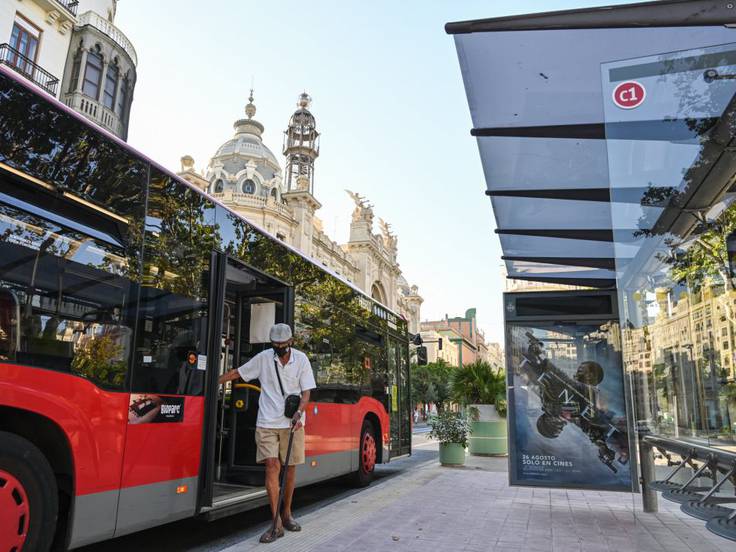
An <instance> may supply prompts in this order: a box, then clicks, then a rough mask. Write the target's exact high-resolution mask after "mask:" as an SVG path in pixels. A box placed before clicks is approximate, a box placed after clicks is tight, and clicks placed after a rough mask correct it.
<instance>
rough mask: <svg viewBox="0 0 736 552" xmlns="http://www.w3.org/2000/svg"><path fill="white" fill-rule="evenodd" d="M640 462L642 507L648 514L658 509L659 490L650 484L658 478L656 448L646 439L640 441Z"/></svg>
mask: <svg viewBox="0 0 736 552" xmlns="http://www.w3.org/2000/svg"><path fill="white" fill-rule="evenodd" d="M639 463H640V467H641V472H640V473H641V502H642V509H643V510H644V512H646V513H648V514H652V513H656V512H657V511H658V509H659V508H658V505H657V492H656V491H655V490H654V489H652V488H651V487H650V486H649V484H650V483H651V482H652V481H654V480H655V479H656V472H655V468H654V448H653V447H652V445H650V444H649V443H647V442H646V441H644V440H640V441H639Z"/></svg>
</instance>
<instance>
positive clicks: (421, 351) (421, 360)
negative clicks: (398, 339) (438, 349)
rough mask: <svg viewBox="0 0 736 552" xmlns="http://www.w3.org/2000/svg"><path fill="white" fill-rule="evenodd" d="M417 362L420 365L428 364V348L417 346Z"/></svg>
mask: <svg viewBox="0 0 736 552" xmlns="http://www.w3.org/2000/svg"><path fill="white" fill-rule="evenodd" d="M417 364H418V365H419V366H426V365H427V348H426V347H417Z"/></svg>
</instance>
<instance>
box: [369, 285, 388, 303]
mask: <svg viewBox="0 0 736 552" xmlns="http://www.w3.org/2000/svg"><path fill="white" fill-rule="evenodd" d="M371 297H372V298H373V299H375V300H376V301H378V302H379V303H383V304H386V293H385V292H384V291H383V286H382V285H381V282H375V283H374V284H373V286H372V287H371Z"/></svg>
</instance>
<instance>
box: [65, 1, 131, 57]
mask: <svg viewBox="0 0 736 552" xmlns="http://www.w3.org/2000/svg"><path fill="white" fill-rule="evenodd" d="M77 24H78V25H79V26H80V27H81V26H84V25H90V26H92V27H94V28H95V29H97V30H98V31H100V32H101V33H103V34H105V35H107V36H109V37H110V38H111V39H112V41H113V42H115V44H117V45H118V46H119V47H120V48H122V49H123V50H125V53H126V54H128V56H130V59H131V60H132V61H133V65H135V66H137V65H138V55H137V54H136V53H135V48H133V44H132V43H131V42H130V40H128V37H127V36H125V34H123V32H122V31H121V30H120V29H118V28H117V27H116V26H115V25H113V24H112V23H110V22H109V21H108V20H107V19H105V18H104V17H102V16H100V15H98V14H97V13H95V12H93V11H88V12H84V13H83V14H82V15H80V16H79V18H78V19H77Z"/></svg>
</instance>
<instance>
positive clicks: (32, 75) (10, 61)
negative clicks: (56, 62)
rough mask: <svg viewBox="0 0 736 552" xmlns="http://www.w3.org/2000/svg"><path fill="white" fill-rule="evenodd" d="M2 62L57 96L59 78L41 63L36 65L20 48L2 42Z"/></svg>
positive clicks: (0, 49) (0, 46)
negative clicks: (41, 65) (42, 66)
mask: <svg viewBox="0 0 736 552" xmlns="http://www.w3.org/2000/svg"><path fill="white" fill-rule="evenodd" d="M0 64H2V65H7V66H8V67H11V68H13V69H14V70H15V71H17V72H18V73H20V74H21V75H23V76H24V77H25V78H27V79H28V80H30V81H31V82H33V83H35V84H37V85H38V86H40V87H41V88H43V89H44V90H45V91H46V92H48V93H49V94H51V95H52V96H56V87H57V86H59V79H57V78H56V77H55V76H54V75H52V74H51V73H49V72H48V71H46V70H45V69H43V68H41V67H40V66H39V65H36V63H34V61H33V60H32V59H30V58H27V57H26V56H24V55H23V54H21V53H20V52H19V51H18V50H16V49H15V48H12V47H11V46H10V44H7V43H5V44H0Z"/></svg>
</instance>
